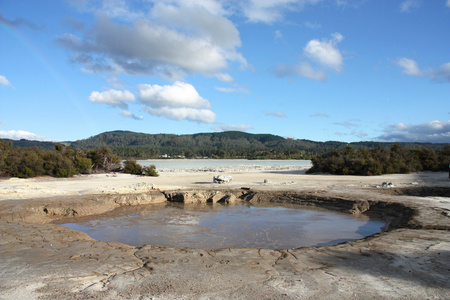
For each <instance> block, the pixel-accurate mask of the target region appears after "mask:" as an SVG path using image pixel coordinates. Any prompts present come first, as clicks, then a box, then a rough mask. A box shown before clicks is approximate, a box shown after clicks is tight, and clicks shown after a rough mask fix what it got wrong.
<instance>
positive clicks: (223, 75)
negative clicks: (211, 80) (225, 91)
mask: <svg viewBox="0 0 450 300" xmlns="http://www.w3.org/2000/svg"><path fill="white" fill-rule="evenodd" d="M216 78H217V79H219V80H220V81H223V82H234V78H233V77H231V75H230V74H227V73H219V74H216Z"/></svg>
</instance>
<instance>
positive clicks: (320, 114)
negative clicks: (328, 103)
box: [311, 113, 330, 118]
mask: <svg viewBox="0 0 450 300" xmlns="http://www.w3.org/2000/svg"><path fill="white" fill-rule="evenodd" d="M311 117H321V118H329V117H330V116H329V115H327V114H324V113H316V114H313V115H311Z"/></svg>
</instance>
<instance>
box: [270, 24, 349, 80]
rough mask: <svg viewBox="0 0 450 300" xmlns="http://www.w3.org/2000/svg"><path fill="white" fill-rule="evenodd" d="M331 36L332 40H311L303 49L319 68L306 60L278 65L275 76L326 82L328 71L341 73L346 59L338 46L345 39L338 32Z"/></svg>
mask: <svg viewBox="0 0 450 300" xmlns="http://www.w3.org/2000/svg"><path fill="white" fill-rule="evenodd" d="M331 36H332V38H331V39H323V40H317V39H314V40H311V41H309V42H308V43H307V44H306V46H305V48H303V55H304V56H305V57H307V58H309V59H310V60H311V61H313V62H315V63H316V64H318V66H317V67H314V66H313V65H312V64H311V63H310V62H309V61H306V60H304V61H301V62H300V63H298V64H277V65H275V68H274V69H273V73H274V74H275V76H277V77H289V76H296V77H304V78H308V79H311V80H317V81H325V80H327V78H328V74H327V72H326V71H327V70H331V71H335V72H337V73H339V72H341V71H342V68H343V66H344V58H343V57H342V54H341V52H340V50H339V49H338V48H337V44H338V43H340V42H341V41H342V40H343V39H344V36H343V35H342V34H340V33H338V32H336V33H333V34H332V35H331Z"/></svg>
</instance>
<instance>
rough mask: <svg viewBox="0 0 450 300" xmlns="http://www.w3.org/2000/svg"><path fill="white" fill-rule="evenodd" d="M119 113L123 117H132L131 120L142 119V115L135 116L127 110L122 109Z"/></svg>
mask: <svg viewBox="0 0 450 300" xmlns="http://www.w3.org/2000/svg"><path fill="white" fill-rule="evenodd" d="M120 115H121V116H122V117H124V118H130V119H133V120H142V119H143V116H142V115H141V116H139V117H138V116H136V115H135V114H133V113H131V112H129V111H128V110H122V111H121V112H120Z"/></svg>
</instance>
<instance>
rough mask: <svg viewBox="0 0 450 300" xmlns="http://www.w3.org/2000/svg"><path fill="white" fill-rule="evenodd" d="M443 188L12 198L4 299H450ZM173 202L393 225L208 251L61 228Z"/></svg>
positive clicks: (5, 226)
mask: <svg viewBox="0 0 450 300" xmlns="http://www.w3.org/2000/svg"><path fill="white" fill-rule="evenodd" d="M435 184H436V182H434V185H429V186H427V185H422V186H419V187H414V188H411V187H409V186H403V187H396V188H395V189H390V190H387V189H377V188H374V187H368V186H359V187H351V188H349V186H348V184H347V183H346V185H345V188H343V187H339V188H333V189H327V190H325V189H322V188H320V186H318V187H317V188H308V189H300V188H297V189H295V188H291V189H285V190H282V191H281V190H278V191H267V189H266V188H264V189H258V188H254V187H251V186H250V187H248V186H246V188H245V189H240V188H229V189H221V190H220V195H218V190H217V189H201V190H199V189H182V190H164V191H160V190H158V189H152V190H148V191H145V192H142V191H139V193H115V194H83V195H79V196H74V195H66V196H64V195H61V196H55V197H51V198H49V197H40V198H37V199H14V200H3V201H1V202H0V226H1V230H0V235H1V236H0V298H1V299H86V298H90V299H117V298H123V299H197V298H200V299H201V298H203V299H327V298H330V299H331V298H333V299H336V298H340V299H343V298H345V299H379V298H408V299H433V298H434V299H448V298H450V280H449V278H450V231H449V230H450V217H449V212H450V198H449V195H450V185H449V184H448V183H447V182H446V181H442V182H441V184H440V186H436V185H435ZM430 186H431V187H433V188H432V189H429V187H430ZM437 187H438V188H437ZM433 190H435V191H438V190H439V194H435V193H434V192H432V191H433ZM430 191H431V192H430ZM436 193H437V192H436ZM412 195H413V196H412ZM167 199H169V200H172V201H183V202H191V203H193V202H195V203H199V202H200V203H202V202H207V201H218V202H219V201H224V203H227V204H228V205H232V204H233V203H234V202H235V201H251V202H252V201H253V202H267V201H272V202H283V203H301V204H303V205H312V206H321V207H325V208H329V209H334V210H339V211H343V212H348V213H356V214H359V213H366V214H376V215H377V216H381V217H383V218H384V219H385V220H386V221H387V222H388V224H389V225H388V226H387V227H386V230H385V231H384V232H382V233H379V234H376V235H374V236H371V237H367V238H365V239H362V240H358V241H352V242H347V243H343V244H338V245H335V246H326V247H317V248H311V247H306V248H299V249H286V250H268V249H256V248H230V249H218V250H202V249H187V248H174V247H162V246H157V245H147V246H143V247H131V246H127V245H124V244H119V243H105V242H101V241H96V240H94V239H92V238H90V237H89V236H87V235H86V234H84V233H81V232H78V231H74V230H71V229H68V228H65V227H61V226H59V225H57V224H53V223H51V222H53V221H57V220H60V219H61V218H73V217H79V216H87V215H92V214H98V213H102V212H106V211H110V210H112V209H114V208H116V207H118V206H121V205H139V204H146V203H154V202H162V201H166V200H167Z"/></svg>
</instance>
